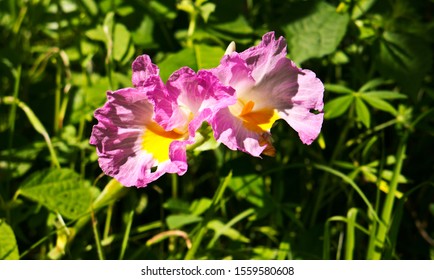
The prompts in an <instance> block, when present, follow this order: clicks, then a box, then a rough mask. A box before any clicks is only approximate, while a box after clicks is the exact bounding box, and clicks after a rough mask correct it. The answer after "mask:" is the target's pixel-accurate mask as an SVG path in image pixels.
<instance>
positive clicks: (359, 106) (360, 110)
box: [355, 98, 371, 128]
mask: <svg viewBox="0 0 434 280" xmlns="http://www.w3.org/2000/svg"><path fill="white" fill-rule="evenodd" d="M355 103H356V115H357V119H358V120H359V121H361V122H362V123H363V124H364V125H365V126H366V127H367V128H369V127H370V126H371V114H370V113H369V109H368V107H367V106H366V104H365V103H364V102H363V101H362V99H360V98H356V102H355Z"/></svg>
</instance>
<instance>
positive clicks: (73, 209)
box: [18, 169, 92, 219]
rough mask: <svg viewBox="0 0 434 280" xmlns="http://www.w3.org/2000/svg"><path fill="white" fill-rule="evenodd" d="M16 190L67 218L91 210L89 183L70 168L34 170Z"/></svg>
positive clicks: (75, 216) (76, 216) (75, 217)
mask: <svg viewBox="0 0 434 280" xmlns="http://www.w3.org/2000/svg"><path fill="white" fill-rule="evenodd" d="M18 193H19V194H20V195H22V196H24V197H27V198H29V199H31V200H34V201H36V202H38V203H40V204H42V205H44V206H45V207H47V208H48V209H49V210H51V211H54V212H59V213H60V214H61V215H62V216H64V217H66V218H69V219H77V218H79V217H80V216H82V215H83V214H85V213H87V212H88V211H89V210H90V205H91V203H92V193H91V187H90V184H88V183H87V182H85V181H83V180H82V179H81V178H80V175H79V174H77V173H75V172H74V171H73V170H70V169H48V170H42V171H38V172H35V173H33V174H32V175H31V176H30V177H29V178H28V179H27V180H26V181H25V182H24V183H23V184H22V185H21V187H20V188H19V190H18Z"/></svg>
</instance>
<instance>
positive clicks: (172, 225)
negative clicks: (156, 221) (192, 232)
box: [166, 214, 202, 229]
mask: <svg viewBox="0 0 434 280" xmlns="http://www.w3.org/2000/svg"><path fill="white" fill-rule="evenodd" d="M200 221H202V217H198V216H196V215H190V214H179V215H170V216H168V217H167V218H166V223H167V226H168V227H169V229H180V228H182V227H183V226H185V225H189V224H193V223H197V222H200Z"/></svg>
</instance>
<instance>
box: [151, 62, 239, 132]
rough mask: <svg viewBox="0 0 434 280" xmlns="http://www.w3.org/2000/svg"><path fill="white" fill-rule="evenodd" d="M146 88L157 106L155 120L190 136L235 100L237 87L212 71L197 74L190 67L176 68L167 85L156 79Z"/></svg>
mask: <svg viewBox="0 0 434 280" xmlns="http://www.w3.org/2000/svg"><path fill="white" fill-rule="evenodd" d="M150 82H152V84H153V86H152V88H147V90H148V97H149V100H151V102H152V103H153V104H154V106H155V121H156V122H157V123H159V124H160V125H161V126H162V127H164V128H165V129H166V130H176V131H185V132H187V130H188V134H189V136H190V138H191V139H193V138H194V136H195V133H196V131H197V129H198V128H199V127H200V126H201V124H202V123H203V122H204V121H208V120H209V119H210V118H211V117H212V116H213V115H214V114H215V113H216V112H217V111H219V110H220V109H221V108H225V107H227V106H229V105H230V104H233V103H235V97H234V96H233V94H234V89H233V88H231V87H228V86H224V85H223V84H222V83H221V82H220V81H219V79H218V78H217V77H215V76H214V75H213V74H212V73H211V72H209V71H205V70H204V71H199V72H198V73H197V74H196V73H195V72H194V71H193V70H191V69H190V68H188V67H183V68H181V69H179V70H177V71H175V72H174V73H173V74H172V75H171V76H170V77H169V79H168V81H167V84H166V86H164V84H163V83H162V82H161V80H160V81H156V78H153V79H151V80H150Z"/></svg>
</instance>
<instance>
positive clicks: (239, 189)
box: [230, 174, 267, 208]
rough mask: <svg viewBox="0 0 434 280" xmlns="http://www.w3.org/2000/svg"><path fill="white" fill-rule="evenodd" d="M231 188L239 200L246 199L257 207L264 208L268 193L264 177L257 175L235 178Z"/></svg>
mask: <svg viewBox="0 0 434 280" xmlns="http://www.w3.org/2000/svg"><path fill="white" fill-rule="evenodd" d="M230 188H231V189H232V191H233V192H234V193H235V195H236V197H237V198H238V199H245V200H247V201H248V202H250V203H251V204H253V205H255V206H257V207H259V208H260V207H264V203H265V202H264V199H265V198H266V196H267V195H266V191H265V187H264V182H263V179H262V177H260V176H257V175H255V174H249V175H244V176H235V177H233V178H232V180H231V183H230Z"/></svg>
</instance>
